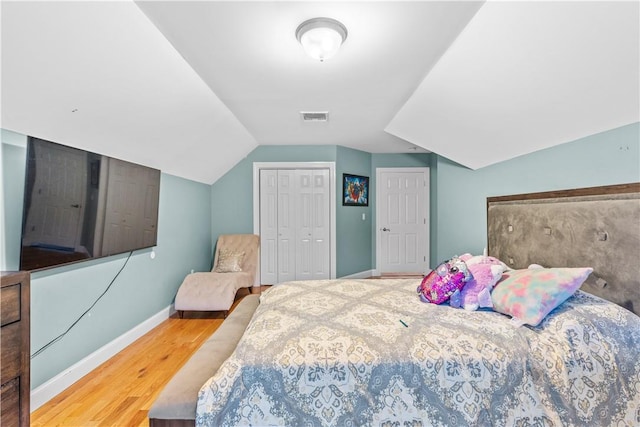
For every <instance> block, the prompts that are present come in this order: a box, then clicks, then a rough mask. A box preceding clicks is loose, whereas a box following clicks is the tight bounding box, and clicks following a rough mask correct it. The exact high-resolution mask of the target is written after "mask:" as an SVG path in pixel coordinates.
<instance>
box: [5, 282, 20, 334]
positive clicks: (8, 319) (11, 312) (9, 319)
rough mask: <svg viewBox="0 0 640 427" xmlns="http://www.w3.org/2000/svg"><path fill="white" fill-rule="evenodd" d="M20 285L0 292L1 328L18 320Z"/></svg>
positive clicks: (7, 287) (8, 287)
mask: <svg viewBox="0 0 640 427" xmlns="http://www.w3.org/2000/svg"><path fill="white" fill-rule="evenodd" d="M21 290H22V286H21V284H20V283H17V284H15V285H11V286H5V287H3V288H2V289H1V290H0V319H1V323H2V326H4V325H7V324H9V323H13V322H17V321H19V320H20V291H21Z"/></svg>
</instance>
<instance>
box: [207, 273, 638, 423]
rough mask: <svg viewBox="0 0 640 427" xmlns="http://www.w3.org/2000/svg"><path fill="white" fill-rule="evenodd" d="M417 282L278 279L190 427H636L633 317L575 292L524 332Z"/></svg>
mask: <svg viewBox="0 0 640 427" xmlns="http://www.w3.org/2000/svg"><path fill="white" fill-rule="evenodd" d="M418 284H419V280H407V279H402V280H399V279H396V280H329V281H300V282H288V283H284V284H281V285H277V286H274V287H273V288H271V289H270V290H269V291H268V292H266V293H264V294H263V295H262V297H261V304H260V306H259V307H258V309H257V311H256V313H255V315H254V317H253V319H252V321H251V323H250V324H249V325H248V327H247V330H246V332H245V334H244V336H243V338H242V339H241V340H240V342H239V343H238V346H237V348H236V350H235V352H234V353H233V354H232V355H231V356H230V357H229V359H228V360H227V361H226V362H225V363H224V364H223V365H222V366H221V367H220V369H219V370H218V372H217V373H216V374H215V375H214V376H213V377H212V378H211V379H210V380H209V381H207V382H206V383H205V384H204V386H203V387H202V389H201V390H200V393H199V397H198V407H197V418H196V424H197V425H198V426H232V425H253V426H267V425H282V426H284V425H287V426H360V425H367V426H369V425H371V426H454V425H455V426H465V425H469V426H489V425H491V426H532V425H536V426H585V425H589V426H612V425H615V426H637V425H640V317H638V316H636V315H635V314H633V313H631V312H629V311H627V310H625V309H624V308H621V307H619V306H617V305H614V304H612V303H609V302H606V301H604V300H602V299H599V298H597V297H594V296H592V295H589V294H587V293H584V292H581V291H578V292H577V293H576V294H575V295H574V296H573V297H571V298H570V299H569V300H567V301H566V302H565V303H563V304H562V305H561V306H560V307H558V308H557V309H556V310H554V311H553V312H552V313H551V314H550V315H548V316H547V318H546V319H545V320H544V321H543V322H542V323H541V324H540V325H539V326H538V327H536V328H531V327H528V326H523V327H520V328H516V327H514V326H513V325H512V324H511V322H510V319H509V317H507V316H504V315H502V314H499V313H495V312H492V311H475V312H469V311H465V310H461V309H454V308H450V307H448V306H436V305H432V304H425V303H422V302H420V300H419V298H418V296H417V294H416V287H417V285H418Z"/></svg>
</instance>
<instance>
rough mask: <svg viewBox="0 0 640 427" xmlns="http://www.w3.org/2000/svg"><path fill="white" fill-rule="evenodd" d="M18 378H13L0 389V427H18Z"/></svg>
mask: <svg viewBox="0 0 640 427" xmlns="http://www.w3.org/2000/svg"><path fill="white" fill-rule="evenodd" d="M19 391H20V378H13V379H12V380H10V381H7V382H6V383H3V384H2V388H0V402H1V407H0V414H2V427H18V426H19V425H20V393H19Z"/></svg>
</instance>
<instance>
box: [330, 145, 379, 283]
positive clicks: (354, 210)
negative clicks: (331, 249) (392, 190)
mask: <svg viewBox="0 0 640 427" xmlns="http://www.w3.org/2000/svg"><path fill="white" fill-rule="evenodd" d="M337 152H338V156H337V162H336V185H337V186H338V189H337V191H336V198H337V200H336V235H337V237H336V240H337V244H336V277H343V276H349V275H351V274H355V273H360V272H363V271H367V270H371V269H372V268H373V263H372V259H371V245H372V237H371V227H372V224H373V223H372V217H373V215H372V212H373V211H374V210H375V209H374V208H373V206H374V205H373V204H372V203H371V182H372V181H373V180H375V177H374V176H372V174H371V154H370V153H366V152H364V151H359V150H354V149H351V148H346V147H341V146H338V147H337ZM345 173H346V174H350V175H362V176H368V177H369V206H342V197H343V196H342V175H343V174H345ZM362 214H364V215H365V219H364V220H363V219H362Z"/></svg>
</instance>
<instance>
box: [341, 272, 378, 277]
mask: <svg viewBox="0 0 640 427" xmlns="http://www.w3.org/2000/svg"><path fill="white" fill-rule="evenodd" d="M374 273H375V270H366V271H361V272H360V273H354V274H350V275H348V276H342V277H340V279H368V278H369V277H373V276H375V274H374Z"/></svg>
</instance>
